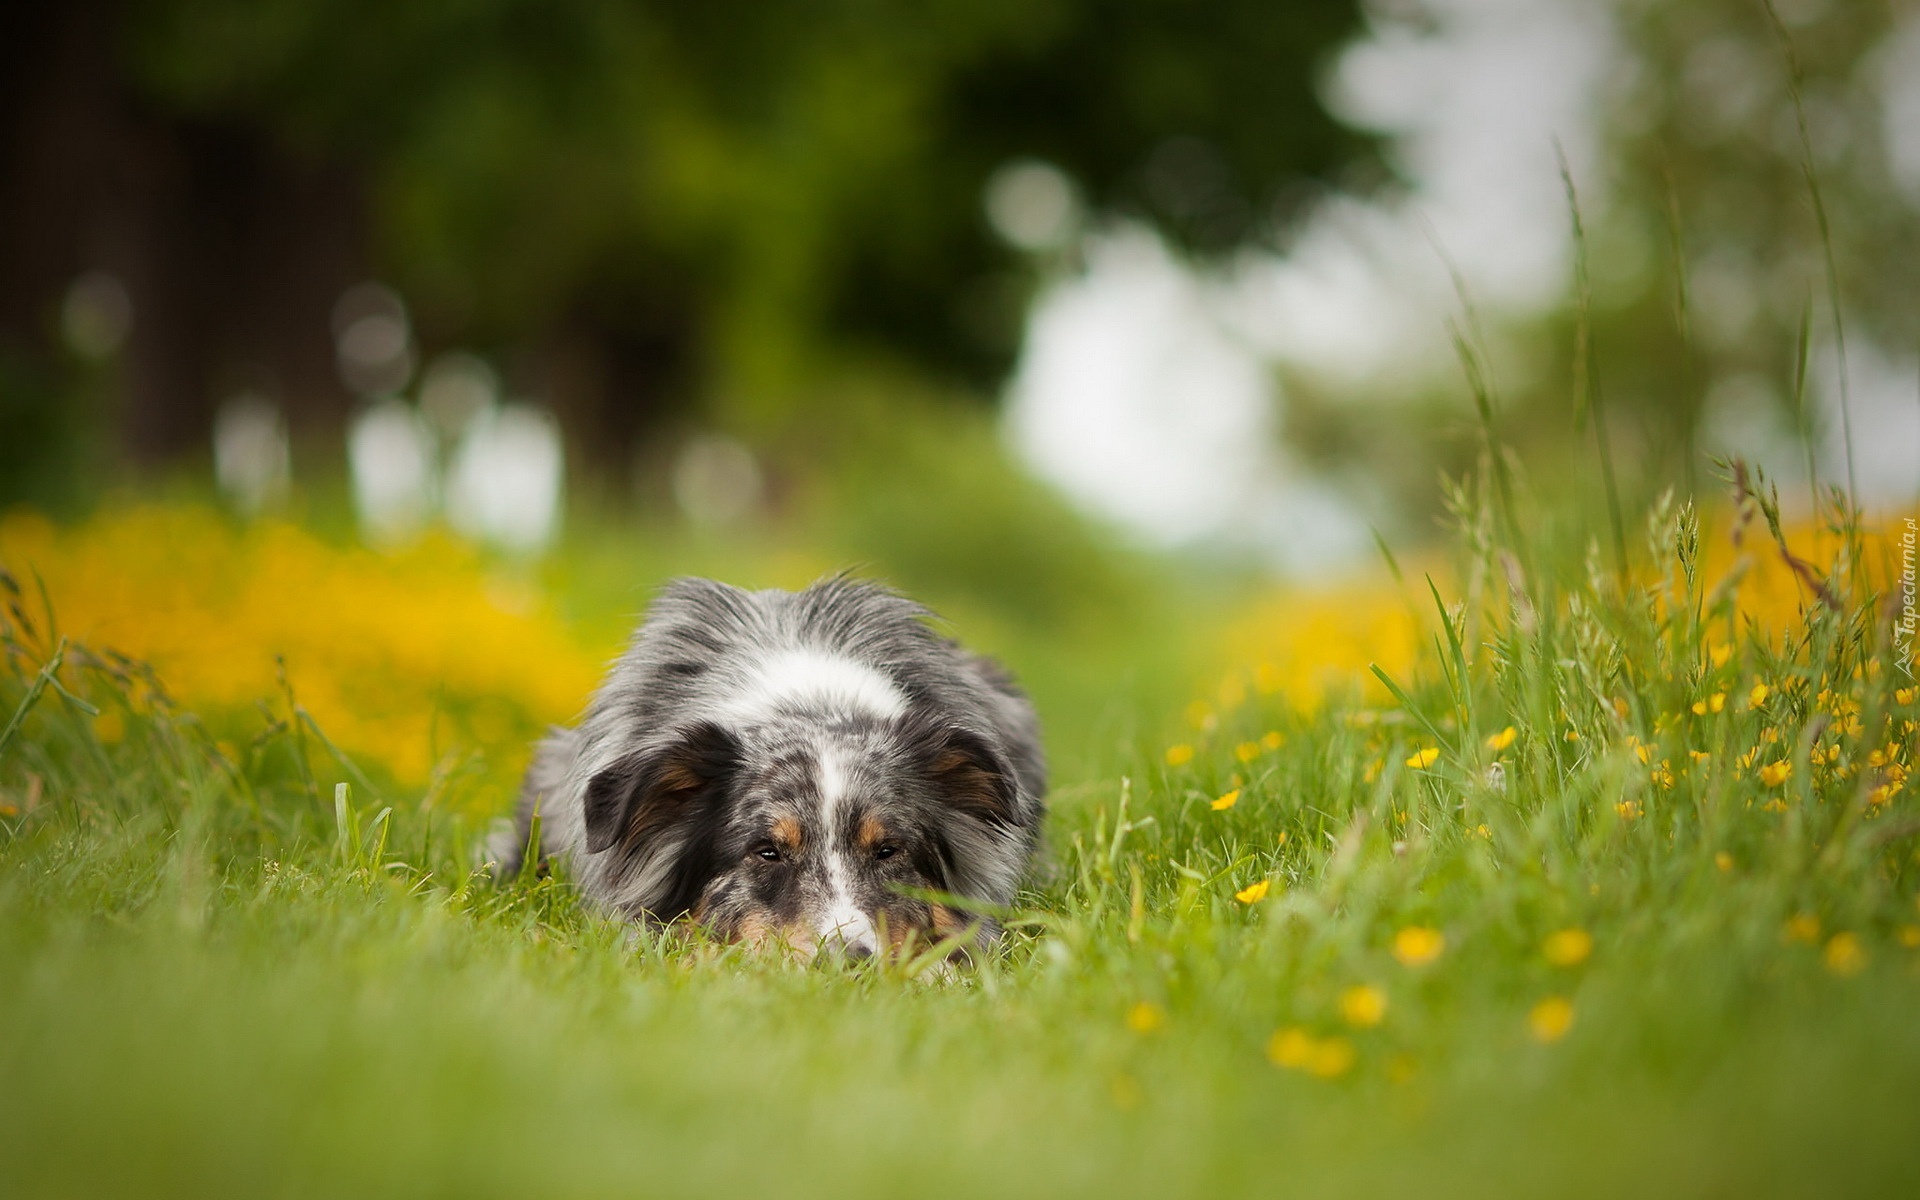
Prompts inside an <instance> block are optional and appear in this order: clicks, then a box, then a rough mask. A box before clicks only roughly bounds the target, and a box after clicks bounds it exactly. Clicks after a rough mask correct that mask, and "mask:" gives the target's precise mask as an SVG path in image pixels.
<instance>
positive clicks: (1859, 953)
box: [1820, 933, 1867, 978]
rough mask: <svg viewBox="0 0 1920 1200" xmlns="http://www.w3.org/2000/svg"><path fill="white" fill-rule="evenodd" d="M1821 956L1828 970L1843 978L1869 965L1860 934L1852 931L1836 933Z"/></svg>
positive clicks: (1855, 973)
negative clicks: (1861, 944)
mask: <svg viewBox="0 0 1920 1200" xmlns="http://www.w3.org/2000/svg"><path fill="white" fill-rule="evenodd" d="M1820 958H1821V961H1822V962H1824V963H1826V964H1827V970H1829V971H1832V972H1833V973H1834V974H1835V975H1838V976H1840V977H1842V978H1848V977H1851V976H1854V975H1858V974H1859V973H1860V972H1861V971H1863V970H1865V969H1866V966H1867V952H1866V951H1865V950H1862V949H1861V948H1860V938H1859V936H1858V935H1856V934H1851V933H1836V934H1834V935H1833V937H1832V938H1831V939H1829V940H1828V942H1827V948H1826V951H1825V952H1824V953H1822V954H1821V956H1820Z"/></svg>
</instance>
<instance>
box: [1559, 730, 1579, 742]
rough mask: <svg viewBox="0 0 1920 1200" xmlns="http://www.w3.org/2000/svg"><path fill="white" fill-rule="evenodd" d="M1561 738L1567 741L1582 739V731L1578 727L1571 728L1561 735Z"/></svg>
mask: <svg viewBox="0 0 1920 1200" xmlns="http://www.w3.org/2000/svg"><path fill="white" fill-rule="evenodd" d="M1561 740H1562V741H1567V742H1577V741H1579V740H1580V731H1579V730H1578V729H1569V730H1567V731H1566V733H1564V734H1562V735H1561Z"/></svg>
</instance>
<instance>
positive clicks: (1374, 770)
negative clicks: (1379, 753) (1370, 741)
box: [1361, 758, 1387, 783]
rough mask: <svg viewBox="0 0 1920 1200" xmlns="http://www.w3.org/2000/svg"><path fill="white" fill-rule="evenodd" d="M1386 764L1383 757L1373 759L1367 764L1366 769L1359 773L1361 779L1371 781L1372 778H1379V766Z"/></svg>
mask: <svg viewBox="0 0 1920 1200" xmlns="http://www.w3.org/2000/svg"><path fill="white" fill-rule="evenodd" d="M1386 765H1387V764H1386V760H1385V759H1381V758H1376V759H1374V760H1373V761H1372V762H1370V763H1368V764H1367V769H1366V771H1365V772H1364V773H1363V774H1362V775H1361V779H1362V780H1363V781H1364V782H1366V783H1372V782H1373V781H1374V780H1376V779H1378V778H1380V768H1381V767H1384V766H1386Z"/></svg>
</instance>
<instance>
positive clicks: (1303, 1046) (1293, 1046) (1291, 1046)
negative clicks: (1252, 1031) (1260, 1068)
mask: <svg viewBox="0 0 1920 1200" xmlns="http://www.w3.org/2000/svg"><path fill="white" fill-rule="evenodd" d="M1316 1041H1317V1039H1316V1038H1315V1037H1314V1036H1313V1035H1312V1034H1310V1033H1308V1032H1307V1031H1306V1030H1304V1029H1302V1028H1300V1027H1299V1026H1298V1025H1294V1026H1289V1027H1288V1028H1286V1029H1282V1030H1280V1031H1279V1032H1277V1033H1275V1034H1274V1035H1273V1036H1272V1037H1271V1038H1269V1039H1267V1061H1268V1062H1271V1063H1272V1064H1273V1065H1274V1066H1276V1067H1285V1068H1287V1069H1288V1070H1299V1069H1300V1068H1302V1067H1304V1066H1306V1065H1307V1060H1308V1059H1310V1058H1312V1057H1313V1051H1314V1045H1315V1043H1316Z"/></svg>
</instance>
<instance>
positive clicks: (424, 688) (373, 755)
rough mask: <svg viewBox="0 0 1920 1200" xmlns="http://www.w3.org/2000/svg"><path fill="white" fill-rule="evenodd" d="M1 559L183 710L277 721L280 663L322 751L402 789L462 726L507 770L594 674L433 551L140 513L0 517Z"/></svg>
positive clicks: (172, 511) (454, 554)
mask: <svg viewBox="0 0 1920 1200" xmlns="http://www.w3.org/2000/svg"><path fill="white" fill-rule="evenodd" d="M0 561H5V562H6V563H8V564H9V565H11V566H12V567H13V568H15V570H16V573H22V574H24V573H25V572H26V571H28V570H31V571H34V572H37V573H38V574H39V575H40V576H41V577H42V578H43V579H44V580H45V581H46V586H47V591H48V593H49V594H50V596H51V597H52V600H53V605H54V611H55V615H56V617H57V618H58V620H59V622H60V629H61V631H62V632H63V633H65V634H67V635H69V636H71V637H73V638H75V639H77V640H80V641H83V642H85V643H87V644H89V645H92V646H94V647H96V648H99V649H113V650H118V651H120V652H122V653H124V654H127V655H130V656H132V657H134V658H137V659H142V660H144V661H146V662H148V663H151V664H152V665H153V667H154V669H155V671H156V672H157V673H158V675H159V677H160V678H161V680H162V681H163V682H164V683H165V685H166V687H167V688H168V690H169V691H170V692H171V693H172V694H173V695H174V696H175V697H176V698H178V699H179V700H181V701H182V702H184V703H186V704H188V705H191V706H198V707H203V708H213V709H216V710H225V711H227V712H237V711H244V710H248V709H250V708H252V706H253V705H255V704H256V703H257V702H261V701H266V702H268V703H269V704H272V705H274V706H275V707H276V708H277V709H280V710H282V711H284V706H285V702H284V697H283V694H282V686H281V682H280V674H279V671H280V667H279V664H280V663H281V662H284V663H285V666H286V678H287V682H288V684H290V685H291V687H292V689H293V694H294V698H295V700H296V702H297V703H298V704H299V705H300V706H301V707H302V708H304V709H305V710H306V711H307V712H308V713H309V714H311V716H312V717H313V719H314V720H315V722H317V723H318V725H319V726H320V728H321V729H322V730H323V731H324V732H325V733H326V735H327V737H328V739H329V740H331V741H332V742H333V743H335V744H336V745H338V746H339V747H340V748H341V749H342V750H343V751H345V752H346V753H347V754H349V755H352V756H354V757H356V758H364V759H367V760H371V761H373V762H377V763H379V764H381V765H383V766H384V767H385V768H386V769H387V770H388V771H389V772H391V773H392V775H393V777H394V778H395V779H396V780H398V781H399V782H400V783H402V784H403V785H407V786H419V785H421V784H424V783H425V782H426V781H427V779H428V777H429V775H430V774H431V773H432V770H433V768H434V765H435V761H436V758H437V756H438V755H440V754H443V753H445V752H446V751H447V750H448V749H449V747H450V744H451V743H453V742H455V741H457V740H463V739H462V738H461V737H459V736H457V735H458V734H460V733H461V732H462V731H463V732H464V739H470V740H471V741H473V742H477V743H478V744H479V747H480V749H481V750H483V751H484V752H485V753H487V754H488V755H489V756H497V757H498V758H499V759H500V760H502V761H503V762H504V764H505V765H506V766H507V769H508V770H509V771H517V770H518V769H519V763H520V762H523V761H524V756H525V752H526V750H525V745H526V742H527V740H528V739H529V738H531V737H534V736H537V735H538V733H539V732H540V731H541V730H542V729H543V728H544V727H545V726H546V725H548V724H551V723H553V722H558V721H566V720H569V719H571V718H572V717H573V715H574V714H575V713H576V712H577V711H578V710H579V709H580V707H581V706H582V704H583V703H584V702H585V700H586V697H587V694H588V692H589V691H591V690H592V688H593V686H594V684H595V683H596V682H597V681H598V679H599V676H600V672H601V668H602V663H603V656H602V655H600V654H595V653H591V652H589V651H588V650H586V649H585V648H584V647H582V646H580V645H579V644H578V643H576V642H575V641H574V640H573V638H571V637H570V636H569V635H568V633H567V631H566V630H565V629H564V628H563V626H562V625H561V623H560V621H559V620H558V618H557V617H556V616H555V615H554V614H553V613H552V612H551V611H550V610H549V609H547V608H546V607H545V606H543V604H542V603H541V602H540V598H539V592H538V590H537V588H535V587H534V586H532V585H531V584H530V583H528V582H527V581H525V580H521V579H514V578H510V577H508V576H506V575H503V574H502V573H501V571H500V569H499V568H496V567H492V566H490V565H489V564H488V562H487V561H486V560H485V559H484V558H483V557H482V556H481V555H480V554H479V553H477V552H476V551H473V550H471V549H469V548H468V547H466V546H464V545H462V544H460V543H458V542H455V541H453V540H451V539H448V538H428V539H425V540H423V541H421V542H419V543H417V544H416V545H414V546H412V547H411V548H409V549H406V550H403V551H398V552H394V553H376V552H375V551H372V550H367V549H363V548H360V547H357V546H348V547H341V546H334V545H330V544H328V543H327V542H324V541H322V540H321V539H319V538H318V537H315V536H314V535H313V534H311V533H308V532H306V531H304V530H302V529H299V528H296V527H294V526H292V525H289V524H286V523H282V522H272V521H263V522H259V523H256V524H252V525H247V526H239V525H235V524H234V523H233V522H231V521H229V520H228V519H226V518H225V517H223V516H221V515H220V514H218V513H216V512H214V511H213V510H211V509H207V508H201V507H193V506H172V507H162V506H157V505H148V506H139V507H128V508H121V509H110V510H107V511H105V512H103V513H101V514H100V515H98V516H96V517H95V518H93V519H92V520H90V521H88V522H87V523H85V524H82V525H79V526H76V527H73V528H69V529H57V528H56V527H55V526H54V525H53V524H52V523H50V522H48V521H46V520H44V519H42V518H39V517H37V516H33V515H30V514H19V513H16V514H10V515H8V516H7V517H5V518H4V519H0ZM100 720H101V723H100V724H98V725H96V729H97V730H98V732H99V733H100V735H101V737H102V738H103V739H104V740H108V741H111V740H113V739H114V738H116V737H119V736H124V727H123V726H121V725H119V724H117V723H116V721H117V718H116V716H115V714H113V713H111V711H109V712H108V713H104V714H102V717H101V719H100Z"/></svg>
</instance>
